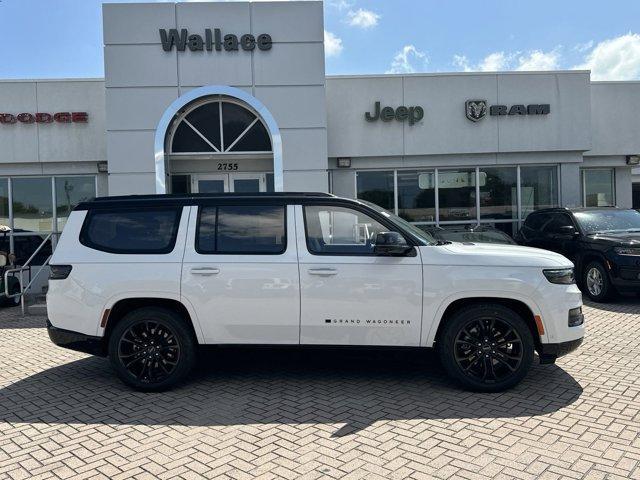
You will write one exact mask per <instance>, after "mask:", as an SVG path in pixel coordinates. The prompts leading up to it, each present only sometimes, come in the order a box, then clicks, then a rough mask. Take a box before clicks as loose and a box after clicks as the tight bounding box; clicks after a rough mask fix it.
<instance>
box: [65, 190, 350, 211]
mask: <svg viewBox="0 0 640 480" xmlns="http://www.w3.org/2000/svg"><path fill="white" fill-rule="evenodd" d="M238 199H242V200H243V202H246V201H251V200H260V203H269V202H279V203H281V202H282V201H283V200H285V201H286V203H294V202H296V203H297V202H301V203H304V202H308V201H310V200H314V199H317V200H326V199H335V200H342V201H347V202H352V201H353V200H348V199H343V198H339V197H336V196H335V195H332V194H330V193H322V192H255V193H191V194H153V195H120V196H113V197H98V198H95V199H93V200H90V201H87V202H81V203H79V204H78V205H77V206H76V207H75V208H74V210H91V209H95V208H105V207H116V206H117V207H123V206H128V205H130V206H132V207H134V206H135V207H143V206H153V205H190V204H194V203H207V202H208V201H213V202H216V201H220V202H223V203H226V202H232V201H234V200H238Z"/></svg>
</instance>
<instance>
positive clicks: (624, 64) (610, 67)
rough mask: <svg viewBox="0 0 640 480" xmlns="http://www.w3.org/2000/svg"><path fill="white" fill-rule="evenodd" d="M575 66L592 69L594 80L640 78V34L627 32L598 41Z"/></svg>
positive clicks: (581, 68) (580, 68)
mask: <svg viewBox="0 0 640 480" xmlns="http://www.w3.org/2000/svg"><path fill="white" fill-rule="evenodd" d="M574 68H576V69H579V70H591V79H592V80H637V79H640V35H639V34H637V33H627V34H626V35H621V36H619V37H615V38H611V39H608V40H604V41H602V42H600V43H598V44H597V45H596V46H595V47H594V48H593V50H591V52H590V53H589V54H588V55H587V56H586V57H585V60H584V62H583V63H582V64H580V65H576V66H575V67H574Z"/></svg>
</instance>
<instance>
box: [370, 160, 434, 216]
mask: <svg viewBox="0 0 640 480" xmlns="http://www.w3.org/2000/svg"><path fill="white" fill-rule="evenodd" d="M392 173H393V172H392ZM434 175H435V172H434V171H433V170H430V171H429V170H427V171H402V170H401V171H398V215H399V216H401V217H402V218H404V219H405V220H407V221H409V222H435V220H436V190H435V184H434ZM374 203H375V202H374Z"/></svg>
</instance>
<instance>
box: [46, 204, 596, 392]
mask: <svg viewBox="0 0 640 480" xmlns="http://www.w3.org/2000/svg"><path fill="white" fill-rule="evenodd" d="M47 307H48V314H49V325H48V328H49V336H50V337H51V340H52V341H53V342H54V343H56V344H57V345H60V346H63V347H67V348H71V349H74V350H79V351H83V352H89V353H93V354H96V355H103V356H108V357H109V358H110V360H111V363H112V365H113V367H114V369H115V371H116V373H117V374H118V376H119V377H120V378H121V379H122V380H123V381H124V382H125V383H127V384H128V385H130V386H132V387H134V388H137V389H141V390H161V389H165V388H168V387H170V386H172V385H174V384H175V383H176V382H178V381H180V380H182V379H183V378H184V377H185V376H186V375H187V373H188V372H189V370H190V369H191V367H192V365H193V364H194V362H195V360H196V351H197V347H198V345H205V344H217V345H220V344H243V345H247V344H254V345H257V344H261V345H265V344H269V345H297V346H305V345H354V346H376V347H377V346H385V347H389V346H391V347H435V348H436V349H437V351H438V353H439V356H440V359H441V361H442V364H443V365H444V367H445V369H446V371H447V372H448V373H449V374H450V375H451V376H452V377H453V378H455V379H456V380H458V381H459V382H460V383H462V384H463V385H464V386H466V387H467V388H470V389H474V390H480V391H499V390H502V389H505V388H508V387H511V386H513V385H515V384H516V383H517V382H519V381H520V380H521V379H522V378H523V377H524V376H525V375H526V373H527V371H528V370H529V368H530V367H531V364H532V363H533V361H534V351H537V352H538V355H539V357H540V361H541V362H542V363H551V362H553V361H555V359H556V358H557V357H558V356H560V355H564V354H566V353H568V352H570V351H572V350H574V349H575V348H577V347H578V345H580V343H581V342H582V338H583V336H584V318H583V315H582V297H581V295H580V290H578V288H577V287H576V285H575V283H574V279H573V265H572V264H571V262H569V261H568V260H567V259H566V258H564V257H563V256H561V255H558V254H556V253H552V252H548V251H545V250H538V249H534V248H526V247H519V246H511V245H489V244H485V245H477V244H465V243H450V242H442V241H440V242H438V241H435V240H434V239H433V238H432V237H430V236H429V235H428V234H426V233H425V232H423V231H422V230H420V229H418V228H417V227H415V226H413V225H411V224H409V223H407V222H406V221H404V220H402V219H401V218H399V217H397V216H395V215H393V214H391V213H389V212H387V211H385V210H383V209H382V208H380V207H377V206H376V205H373V204H370V203H366V202H362V201H355V200H347V199H343V198H337V197H334V196H332V195H328V194H320V193H314V194H310V193H306V194H305V193H276V194H251V195H242V194H222V195H190V196H174V195H164V196H155V195H150V196H131V197H107V198H102V199H97V200H95V201H92V202H87V203H82V204H80V205H78V207H76V208H75V210H74V211H73V212H72V213H71V215H70V217H69V220H68V222H67V224H66V226H65V229H64V233H63V234H62V236H61V238H60V241H59V243H58V246H57V249H56V251H55V253H54V255H53V258H52V260H51V280H50V282H49V293H48V295H47Z"/></svg>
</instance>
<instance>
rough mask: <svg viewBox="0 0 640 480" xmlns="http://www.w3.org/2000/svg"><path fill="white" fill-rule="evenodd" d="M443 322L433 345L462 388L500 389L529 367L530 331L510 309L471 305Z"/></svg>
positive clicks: (494, 390)
mask: <svg viewBox="0 0 640 480" xmlns="http://www.w3.org/2000/svg"><path fill="white" fill-rule="evenodd" d="M444 321H445V322H446V323H445V324H444V326H443V329H442V332H441V334H440V336H439V339H438V342H437V345H436V346H437V349H438V352H439V355H440V360H441V362H442V365H443V366H444V368H445V370H446V371H447V373H449V375H450V376H451V377H453V378H454V379H456V380H457V381H458V382H459V383H461V384H462V385H463V386H465V387H466V388H468V389H471V390H475V391H484V392H498V391H502V390H505V389H507V388H510V387H512V386H514V385H516V384H517V383H518V382H520V381H521V380H522V379H523V378H524V377H525V375H526V374H527V372H528V371H529V369H530V368H531V365H532V363H533V352H534V343H533V337H532V335H531V331H530V330H529V327H528V326H527V324H526V323H525V321H524V320H523V319H522V318H521V317H520V315H518V313H516V312H515V311H513V310H511V309H510V308H507V307H505V306H503V305H499V304H475V305H470V306H468V307H464V308H462V309H460V310H458V311H457V312H455V313H454V314H453V316H452V317H451V318H448V319H445V320H444Z"/></svg>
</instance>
